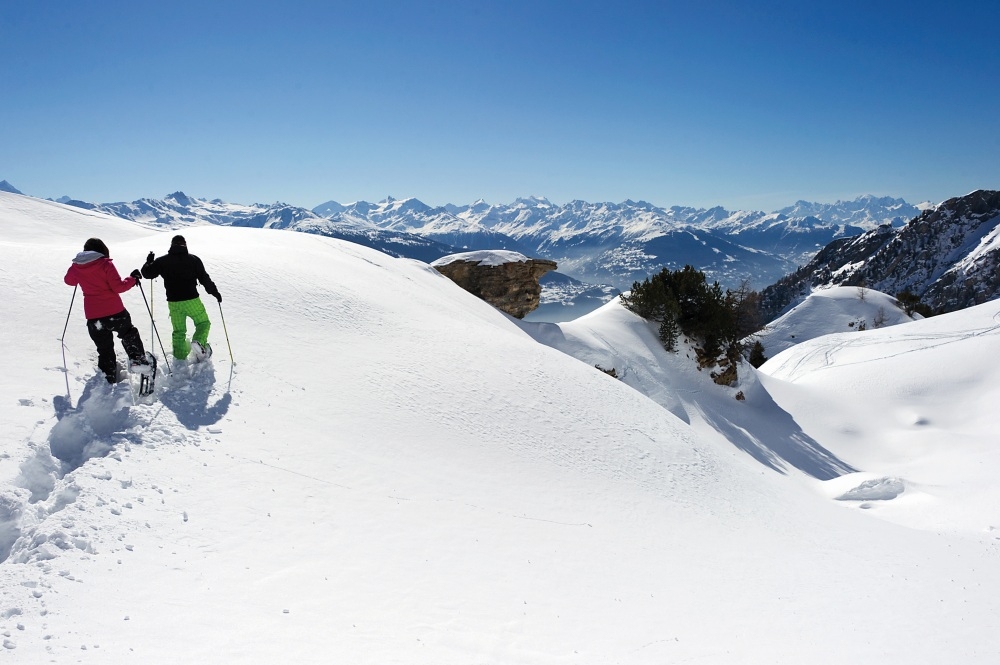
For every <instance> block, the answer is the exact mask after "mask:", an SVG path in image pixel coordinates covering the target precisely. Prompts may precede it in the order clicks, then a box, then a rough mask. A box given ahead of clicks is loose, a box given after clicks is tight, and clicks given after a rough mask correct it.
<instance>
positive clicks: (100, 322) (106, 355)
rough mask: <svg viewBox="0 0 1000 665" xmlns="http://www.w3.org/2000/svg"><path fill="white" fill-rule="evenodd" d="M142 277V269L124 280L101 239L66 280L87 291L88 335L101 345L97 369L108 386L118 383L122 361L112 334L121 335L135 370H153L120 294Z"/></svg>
mask: <svg viewBox="0 0 1000 665" xmlns="http://www.w3.org/2000/svg"><path fill="white" fill-rule="evenodd" d="M141 277H142V275H141V274H140V273H139V270H138V269H136V270H133V271H132V273H131V274H130V275H129V276H128V277H126V278H125V279H122V278H121V276H120V275H119V274H118V270H117V269H116V268H115V264H114V263H113V262H112V261H111V256H110V252H109V251H108V246H107V245H105V244H104V242H102V241H101V239H100V238H90V239H89V240H87V242H86V243H84V245H83V251H82V252H80V253H79V254H77V255H76V257H75V258H74V259H73V264H72V265H71V266H70V267H69V270H67V271H66V277H64V278H63V281H65V282H66V283H67V284H69V285H70V286H79V287H80V290H82V291H83V313H84V315H85V316H86V317H87V332H89V333H90V338H91V339H92V340H94V344H95V345H97V367H98V368H99V369H100V370H101V371H102V372H104V376H106V377H107V379H108V383H117V381H118V362H117V360H116V359H115V343H114V337H113V336H112V333H118V339H120V340H121V343H122V346H123V347H124V348H125V353H126V354H128V357H129V364H130V368H131V369H132V371H135V372H143V371H148V370H149V368H150V367H151V364H150V362H149V359H148V358H147V357H146V351H145V349H143V346H142V339H141V338H140V337H139V330H138V329H137V328H136V327H135V326H134V325H132V317H131V316H129V313H128V310H127V309H125V305H124V303H122V299H121V296H120V295H118V294H119V293H124V292H125V291H128V290H129V289H131V288H132V287H133V286H135V285H136V284H137V283H138V281H139V279H141Z"/></svg>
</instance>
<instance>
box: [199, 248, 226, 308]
mask: <svg viewBox="0 0 1000 665" xmlns="http://www.w3.org/2000/svg"><path fill="white" fill-rule="evenodd" d="M195 260H197V261H198V281H199V282H201V285H202V286H204V287H205V292H206V293H207V294H209V295H210V296H215V299H216V300H218V301H219V302H222V294H221V293H219V288H218V287H217V286H216V285H215V282H213V281H212V278H211V277H209V276H208V273H207V272H205V264H204V263H202V261H201V259H199V258H198V257H195Z"/></svg>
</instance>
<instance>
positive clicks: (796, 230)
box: [62, 192, 926, 291]
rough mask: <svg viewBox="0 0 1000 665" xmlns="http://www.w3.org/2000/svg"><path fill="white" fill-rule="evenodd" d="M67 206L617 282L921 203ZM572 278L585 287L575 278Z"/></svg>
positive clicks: (742, 256)
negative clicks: (534, 264)
mask: <svg viewBox="0 0 1000 665" xmlns="http://www.w3.org/2000/svg"><path fill="white" fill-rule="evenodd" d="M62 200H63V201H64V202H66V203H69V204H70V205H75V206H78V207H84V208H90V209H97V210H101V211H103V212H107V213H109V214H113V215H115V216H118V217H123V218H126V219H132V220H135V221H141V222H147V223H152V224H160V225H166V226H172V227H173V226H177V227H180V226H185V225H190V224H219V225H227V226H248V227H263V228H281V229H293V230H297V231H304V232H308V233H318V234H320V235H325V236H330V237H336V238H341V239H345V240H350V241H352V242H357V243H359V244H362V245H365V246H368V247H372V248H375V249H379V250H381V251H384V252H386V253H388V254H390V255H392V256H400V257H408V258H415V259H419V260H423V261H430V260H434V259H437V258H440V257H441V256H445V255H447V254H451V253H455V252H458V251H467V250H472V249H507V250H513V251H518V252H521V253H523V254H525V255H528V256H533V257H540V258H548V259H552V260H555V261H556V262H557V263H558V264H559V266H560V267H559V272H560V273H562V274H564V275H567V276H568V277H570V278H571V279H575V280H578V281H582V282H585V283H588V284H591V285H592V284H599V285H605V286H607V287H611V290H612V291H613V290H616V289H617V290H624V289H628V288H630V287H631V285H632V283H633V282H635V281H636V280H641V279H644V278H645V277H647V276H648V275H649V274H651V273H653V272H656V271H658V270H660V269H661V268H663V267H668V268H671V269H678V268H681V267H683V266H684V265H687V264H690V265H693V266H695V267H696V268H698V269H699V270H702V271H704V272H705V273H706V275H707V276H708V277H709V279H711V280H717V281H719V282H720V283H721V284H722V285H723V286H727V287H730V286H736V285H738V284H740V283H741V282H743V281H744V280H748V279H749V280H750V282H751V283H752V285H753V286H754V287H755V288H762V287H764V286H766V285H768V284H771V283H773V282H775V281H776V280H778V279H779V278H781V277H783V276H784V275H787V274H788V273H790V272H792V271H793V270H795V269H796V267H798V266H800V265H803V264H805V263H806V262H808V261H809V260H810V259H811V258H812V257H813V256H814V255H815V254H816V252H817V251H819V250H820V249H822V248H823V247H825V246H826V245H827V244H829V243H830V242H831V241H833V240H835V239H838V238H846V237H851V236H855V235H858V234H861V233H864V232H865V231H869V230H871V229H875V228H877V227H879V226H881V225H886V224H888V225H890V226H892V227H898V226H902V225H903V224H905V223H906V221H907V220H909V219H911V218H912V217H915V216H916V215H918V214H920V212H921V208H922V207H926V206H914V205H911V204H909V203H907V202H906V201H904V200H902V199H896V198H891V197H875V196H862V197H859V198H857V199H855V200H853V201H838V202H837V203H833V204H820V203H810V202H806V201H799V202H797V203H796V204H795V205H793V206H789V207H787V208H784V209H781V210H777V211H773V212H763V211H745V210H744V211H735V212H733V211H729V210H725V209H724V208H721V207H714V208H692V207H683V206H673V207H670V208H662V207H659V206H656V205H653V204H651V203H648V202H645V201H631V200H626V201H623V202H621V203H608V202H601V203H589V202H586V201H579V200H577V201H570V202H569V203H566V204H564V205H557V204H554V203H552V202H550V201H549V200H547V199H545V198H543V197H537V196H533V197H528V198H519V199H517V200H516V201H514V202H513V203H510V204H489V203H487V202H485V201H483V200H479V201H476V202H474V203H472V204H469V205H461V206H458V205H451V204H449V205H445V206H438V207H432V206H429V205H427V204H425V203H423V202H422V201H420V200H418V199H416V198H408V199H395V198H392V197H388V198H386V199H385V200H384V201H380V202H378V203H370V202H367V201H357V202H354V203H350V204H346V205H344V204H340V203H338V202H336V201H327V202H326V203H323V204H321V205H319V206H316V207H315V208H313V209H312V210H307V209H305V208H301V207H297V206H292V205H289V204H286V203H273V204H251V205H242V204H234V203H226V202H223V201H221V200H219V199H214V200H207V199H198V198H194V197H189V196H187V195H186V194H184V193H183V192H174V193H173V194H170V195H168V196H166V197H164V198H163V199H150V198H146V199H140V200H138V201H133V202H121V203H100V204H95V203H86V202H81V201H76V200H72V199H69V198H68V197H66V198H64V199H62ZM580 288H590V287H589V286H586V285H584V286H581V287H580Z"/></svg>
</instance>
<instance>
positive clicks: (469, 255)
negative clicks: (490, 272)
mask: <svg viewBox="0 0 1000 665" xmlns="http://www.w3.org/2000/svg"><path fill="white" fill-rule="evenodd" d="M528 260H529V259H528V257H527V256H525V255H524V254H521V253H520V252H511V251H509V250H505V249H483V250H478V251H475V252H461V253H459V254H449V255H448V256H442V257H441V258H440V259H438V260H436V261H434V262H433V263H431V265H432V266H446V265H448V264H449V263H457V262H459V261H467V262H469V263H475V264H478V265H481V266H500V265H503V264H504V263H523V262H525V261H528Z"/></svg>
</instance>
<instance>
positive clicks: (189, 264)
mask: <svg viewBox="0 0 1000 665" xmlns="http://www.w3.org/2000/svg"><path fill="white" fill-rule="evenodd" d="M142 276H143V277H145V278H146V279H153V278H155V277H163V287H164V289H166V291H167V301H168V302H179V301H182V300H194V299H195V298H197V297H198V282H201V285H202V286H204V287H205V292H206V293H208V294H210V295H213V296H216V297H218V295H219V289H217V288H216V287H215V282H213V281H212V278H211V277H209V276H208V273H207V272H205V265H204V264H203V263H202V262H201V259H199V258H198V257H197V256H195V255H194V254H189V253H188V250H187V247H185V246H183V245H171V247H170V250H169V251H168V252H167V254H166V256H161V257H160V258H158V259H155V260H153V261H151V262H149V263H147V264H146V265H144V266H143V267H142Z"/></svg>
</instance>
